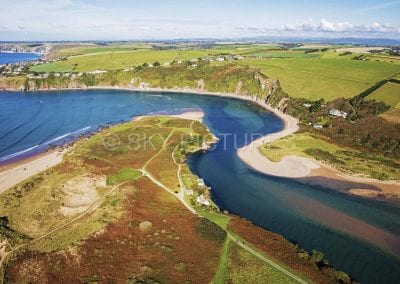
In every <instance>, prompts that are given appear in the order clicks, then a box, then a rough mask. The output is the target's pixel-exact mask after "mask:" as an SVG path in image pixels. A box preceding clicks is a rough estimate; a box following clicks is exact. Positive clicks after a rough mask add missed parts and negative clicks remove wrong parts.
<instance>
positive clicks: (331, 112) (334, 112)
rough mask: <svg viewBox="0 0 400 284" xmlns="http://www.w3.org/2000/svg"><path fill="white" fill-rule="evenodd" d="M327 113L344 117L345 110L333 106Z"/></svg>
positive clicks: (345, 115)
mask: <svg viewBox="0 0 400 284" xmlns="http://www.w3.org/2000/svg"><path fill="white" fill-rule="evenodd" d="M329 115H332V116H337V117H343V118H346V117H347V112H345V111H341V110H338V109H335V108H333V109H330V110H329Z"/></svg>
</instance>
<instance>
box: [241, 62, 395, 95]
mask: <svg viewBox="0 0 400 284" xmlns="http://www.w3.org/2000/svg"><path fill="white" fill-rule="evenodd" d="M334 56H335V57H333V58H301V57H300V58H274V59H248V60H243V61H240V63H241V64H247V65H249V66H252V67H256V68H260V70H261V72H262V73H264V74H265V75H267V76H269V77H271V78H275V79H279V80H280V82H281V85H282V87H283V89H284V90H285V91H286V92H287V93H288V94H289V96H291V97H295V98H306V99H309V100H318V99H321V98H323V99H325V100H327V101H330V100H333V99H336V98H341V97H344V98H349V97H353V96H355V95H357V94H358V93H360V92H362V91H364V90H365V89H367V88H368V87H370V86H371V85H373V84H374V83H375V82H377V81H380V80H383V79H385V78H387V77H388V76H391V75H392V74H394V73H395V72H398V71H400V66H399V65H397V64H392V63H382V62H374V61H360V60H351V59H346V58H340V56H338V55H334Z"/></svg>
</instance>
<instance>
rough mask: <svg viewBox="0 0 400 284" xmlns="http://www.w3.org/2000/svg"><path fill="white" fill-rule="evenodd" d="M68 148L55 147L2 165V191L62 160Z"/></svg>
mask: <svg viewBox="0 0 400 284" xmlns="http://www.w3.org/2000/svg"><path fill="white" fill-rule="evenodd" d="M65 152H66V150H60V149H55V150H51V151H48V152H45V153H41V154H39V155H37V156H35V157H32V158H29V159H25V160H22V161H19V162H16V163H12V164H8V165H4V166H2V167H0V193H2V192H4V191H6V190H7V189H9V188H10V187H12V186H14V185H16V184H18V183H20V182H21V181H23V180H25V179H27V178H29V177H31V176H34V175H36V174H38V173H40V172H42V171H44V170H47V169H49V168H51V167H53V166H55V165H57V164H58V163H60V162H61V161H62V156H63V155H64V153H65Z"/></svg>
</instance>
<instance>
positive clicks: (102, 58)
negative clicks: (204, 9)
mask: <svg viewBox="0 0 400 284" xmlns="http://www.w3.org/2000/svg"><path fill="white" fill-rule="evenodd" d="M99 50H101V49H96V51H99ZM111 50H114V49H111ZM89 51H90V53H88V54H84V55H76V56H70V57H68V58H67V59H66V60H64V61H58V62H53V63H47V64H43V65H37V66H33V67H31V71H34V72H87V71H94V70H97V69H101V70H115V69H124V68H130V67H134V66H137V65H141V64H143V63H153V62H156V61H158V62H160V63H165V62H171V61H173V60H187V59H193V58H198V57H201V56H205V55H207V54H208V52H207V51H202V50H182V51H180V50H133V51H107V52H94V53H93V52H92V51H93V50H90V49H89Z"/></svg>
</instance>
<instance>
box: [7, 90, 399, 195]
mask: <svg viewBox="0 0 400 284" xmlns="http://www.w3.org/2000/svg"><path fill="white" fill-rule="evenodd" d="M68 90H124V91H134V92H148V93H151V92H156V93H182V94H195V95H204V96H218V97H224V98H230V99H236V100H241V101H247V102H250V103H253V104H256V105H258V106H260V107H261V108H263V109H264V110H267V111H269V112H272V113H273V114H275V115H276V116H277V117H278V118H279V119H280V120H281V121H282V122H283V128H282V129H281V130H280V131H278V132H275V133H270V134H267V135H264V136H263V137H260V138H258V139H256V140H254V141H252V142H251V143H250V144H248V145H246V146H243V147H242V148H240V149H238V150H237V154H238V156H239V158H240V159H241V160H242V161H243V162H244V163H246V164H247V165H248V166H249V167H250V168H252V169H253V170H255V171H257V172H260V173H262V174H266V175H270V176H276V177H281V178H292V179H298V180H299V181H301V182H305V183H307V184H311V185H319V186H321V185H324V186H325V187H328V188H330V189H335V190H339V191H342V192H345V193H348V194H351V195H356V196H362V197H372V198H376V197H380V196H381V195H383V196H384V198H387V197H389V198H400V184H399V183H398V182H396V181H380V180H375V179H372V178H366V177H357V176H349V175H346V174H345V173H342V172H340V171H338V170H337V169H334V168H332V167H330V166H329V165H325V164H323V163H321V162H319V161H316V160H314V159H311V158H304V157H298V156H286V157H284V158H283V159H282V160H281V161H280V162H272V161H270V160H269V159H268V158H267V157H265V156H264V155H262V154H261V152H260V151H259V147H260V146H261V145H263V144H265V143H269V142H272V141H274V140H277V139H280V138H283V137H286V136H288V135H291V134H293V133H295V132H296V131H297V130H298V129H299V126H298V120H297V119H296V118H294V117H292V116H290V115H287V114H285V113H283V112H281V111H279V110H277V109H275V108H273V107H271V106H270V105H268V104H266V103H265V102H263V101H260V100H258V99H257V98H253V97H249V96H244V95H240V94H235V93H223V92H208V91H204V90H202V89H191V88H177V89H163V88H134V87H129V86H125V87H119V86H90V87H86V88H50V89H39V90H35V91H38V92H42V91H68ZM5 91H11V92H13V91H15V92H19V91H20V90H15V89H14V90H5ZM27 92H33V90H32V91H27ZM177 117H179V115H177ZM135 119H136V118H135ZM197 120H202V117H201V118H200V117H197ZM39 155H40V154H39ZM34 157H37V155H35V156H34ZM34 157H33V158H34ZM23 162H24V160H21V161H20V162H19V163H23ZM17 163H18V162H17ZM5 166H7V164H5V165H4V166H0V174H1V171H2V168H3V167H5ZM330 184H331V186H330ZM345 184H346V185H345ZM351 184H354V187H352V186H351ZM0 185H1V181H0ZM1 192H2V190H1V187H0V193H1Z"/></svg>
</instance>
